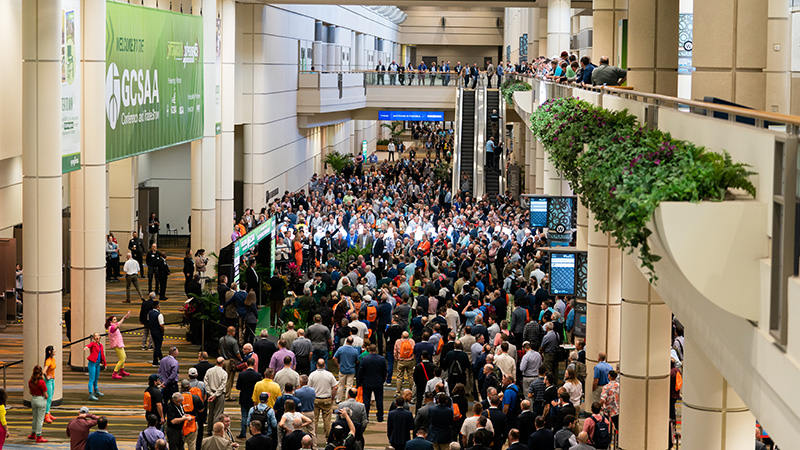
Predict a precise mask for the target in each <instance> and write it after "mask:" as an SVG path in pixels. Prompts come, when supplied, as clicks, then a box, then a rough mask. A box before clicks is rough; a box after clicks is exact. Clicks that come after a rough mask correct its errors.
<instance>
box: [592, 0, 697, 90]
mask: <svg viewBox="0 0 800 450" xmlns="http://www.w3.org/2000/svg"><path fill="white" fill-rule="evenodd" d="M698 3H699V2H698ZM628 24H629V25H628V36H629V38H628V85H629V86H633V88H634V89H636V90H637V91H642V92H653V93H656V94H663V95H671V96H675V95H678V28H679V25H678V2H676V1H673V0H637V1H632V2H630V5H628ZM597 56H598V58H596V60H597V61H598V62H599V57H600V56H602V55H599V54H598V55H597Z"/></svg>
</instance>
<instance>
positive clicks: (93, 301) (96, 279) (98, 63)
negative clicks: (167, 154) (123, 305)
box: [70, 0, 130, 370]
mask: <svg viewBox="0 0 800 450" xmlns="http://www.w3.org/2000/svg"><path fill="white" fill-rule="evenodd" d="M81 12H82V14H83V17H81V21H80V25H81V31H82V34H81V48H82V51H81V82H82V83H81V84H82V86H81V89H82V91H83V99H82V102H81V125H82V126H81V170H78V171H75V172H72V173H70V206H71V210H70V211H71V214H72V218H71V220H72V222H71V253H72V257H71V261H72V270H71V292H70V293H71V296H70V298H71V299H72V301H71V311H72V323H71V326H72V330H71V331H72V338H73V339H75V340H78V339H81V338H83V337H86V336H89V335H90V334H92V333H95V332H102V331H103V325H104V322H105V321H104V319H105V317H104V316H105V310H106V283H105V254H106V249H105V243H106V239H105V235H106V222H105V220H98V217H104V214H105V212H106V210H105V202H106V197H107V196H106V183H105V180H106V126H105V121H106V120H105V113H104V112H105V93H104V92H103V90H102V89H97V86H100V85H102V84H103V80H105V74H106V63H105V46H106V27H105V18H106V2H105V0H82V1H81ZM128 159H130V158H128ZM126 237H127V236H126V235H120V236H118V237H117V240H118V241H119V244H120V252H122V251H123V249H125V248H126V247H127V239H126ZM121 260H122V261H124V260H125V258H124V257H122V258H121ZM71 352H72V367H73V368H78V369H80V370H83V369H84V368H85V367H86V355H85V354H84V351H83V345H73V346H72V348H71Z"/></svg>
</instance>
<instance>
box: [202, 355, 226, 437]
mask: <svg viewBox="0 0 800 450" xmlns="http://www.w3.org/2000/svg"><path fill="white" fill-rule="evenodd" d="M223 364H225V358H223V357H221V356H220V357H219V358H217V365H216V366H214V367H212V368H210V369H208V372H206V376H205V378H203V382H204V383H205V384H206V393H207V394H208V408H207V413H208V414H207V422H208V423H209V424H213V423H216V422H217V419H218V418H219V416H220V415H221V414H222V413H223V412H224V411H225V385H226V384H227V382H228V372H226V371H225V369H224V368H223V367H222V365H223Z"/></svg>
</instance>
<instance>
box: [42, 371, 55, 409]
mask: <svg viewBox="0 0 800 450" xmlns="http://www.w3.org/2000/svg"><path fill="white" fill-rule="evenodd" d="M45 385H46V386H47V408H45V410H44V413H45V414H50V405H51V404H52V403H53V394H55V392H56V380H55V379H53V378H49V379H47V381H45Z"/></svg>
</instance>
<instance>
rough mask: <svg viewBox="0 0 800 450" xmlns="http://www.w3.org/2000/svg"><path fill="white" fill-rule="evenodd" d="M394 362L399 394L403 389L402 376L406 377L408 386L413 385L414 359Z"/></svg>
mask: <svg viewBox="0 0 800 450" xmlns="http://www.w3.org/2000/svg"><path fill="white" fill-rule="evenodd" d="M395 363H396V364H397V394H398V395H400V393H401V392H400V391H402V390H403V381H404V378H406V377H407V379H408V387H409V388H411V387H413V386H414V360H413V359H409V360H408V361H405V360H397V361H395Z"/></svg>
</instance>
